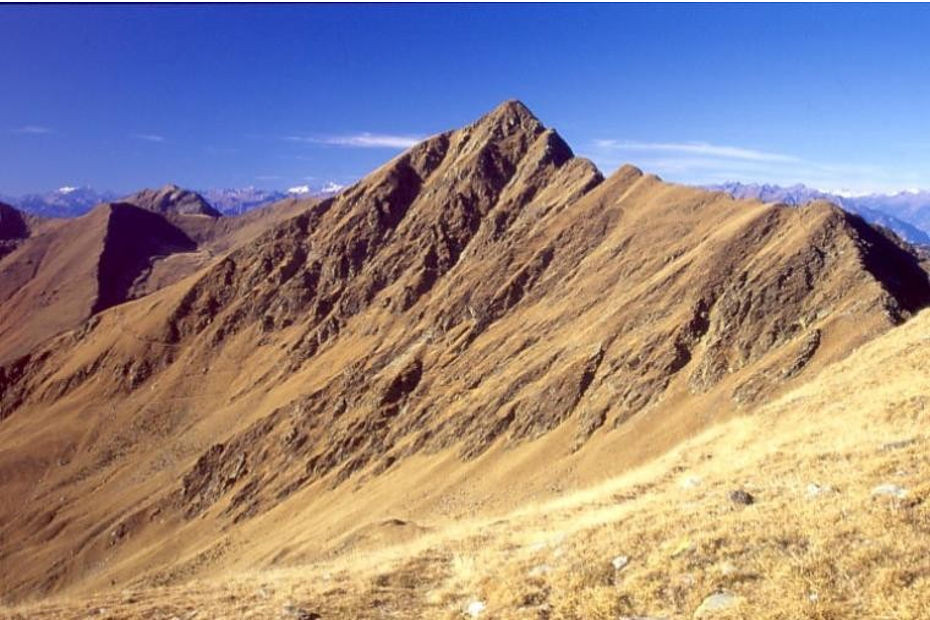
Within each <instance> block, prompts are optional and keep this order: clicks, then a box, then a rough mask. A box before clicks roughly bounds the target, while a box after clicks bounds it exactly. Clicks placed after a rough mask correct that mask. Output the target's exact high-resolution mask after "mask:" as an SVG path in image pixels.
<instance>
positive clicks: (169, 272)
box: [0, 192, 313, 362]
mask: <svg viewBox="0 0 930 620" xmlns="http://www.w3.org/2000/svg"><path fill="white" fill-rule="evenodd" d="M141 194H145V192H142V193H140V195H141ZM177 194H178V195H179V196H180V197H181V199H182V200H184V201H185V204H189V203H190V198H189V196H190V194H191V193H190V192H177ZM311 204H313V203H312V201H296V200H289V201H284V202H282V203H280V204H278V205H273V206H270V207H268V208H266V209H262V210H258V211H256V212H255V213H251V214H247V215H245V216H241V217H233V218H213V217H203V215H202V214H179V213H176V211H179V210H184V209H185V207H183V206H180V207H178V208H177V209H176V208H175V207H172V206H170V205H168V206H165V205H164V204H162V207H163V208H164V209H165V210H166V211H167V214H165V215H162V214H161V213H159V212H156V211H152V210H146V209H142V208H139V207H137V206H135V205H132V204H129V203H124V202H116V203H107V204H103V205H99V206H98V207H96V208H95V209H94V210H93V211H92V212H91V213H89V214H87V215H85V216H82V217H79V218H75V219H72V220H40V219H38V218H35V217H34V216H29V215H26V214H22V213H21V212H18V211H16V210H14V209H12V208H4V207H5V205H0V215H3V219H2V220H0V224H2V231H3V233H2V234H3V235H4V236H5V237H8V238H7V239H5V240H0V244H3V245H2V246H0V247H3V248H5V249H7V250H8V251H7V254H8V255H7V256H3V255H2V254H0V362H2V361H8V360H10V359H13V358H15V357H17V356H19V355H22V354H24V353H26V352H28V351H29V350H30V349H31V348H33V347H34V346H36V345H37V344H38V343H40V342H42V341H43V340H46V339H48V338H49V337H51V336H54V335H56V334H58V333H60V332H62V331H64V330H67V329H71V328H74V327H76V326H78V325H79V324H80V323H81V322H82V321H84V320H86V319H87V318H89V317H90V316H91V315H94V314H96V313H98V312H100V311H102V310H104V309H106V308H109V307H111V306H114V305H117V304H120V303H123V302H125V301H127V300H130V299H137V298H139V297H142V296H144V295H146V294H148V293H151V292H153V291H155V290H158V289H160V288H163V287H164V286H167V285H168V284H171V283H173V282H177V281H178V280H181V279H183V278H185V277H187V276H188V275H190V274H192V273H194V272H196V271H197V270H198V269H202V268H203V267H204V266H205V265H208V264H209V263H210V262H211V261H212V260H214V259H215V257H216V256H218V255H221V254H223V253H225V252H227V251H228V250H229V249H230V248H231V247H233V246H235V245H237V244H240V243H243V242H245V241H246V240H248V239H251V238H252V237H254V236H257V235H258V234H260V233H261V232H262V231H263V230H265V229H266V228H268V227H270V226H272V225H274V224H275V223H277V222H279V221H281V220H282V219H286V218H287V217H291V216H293V215H294V214H296V213H298V212H299V211H300V210H302V209H304V208H306V207H308V206H309V205H311ZM14 250H15V251H14Z"/></svg>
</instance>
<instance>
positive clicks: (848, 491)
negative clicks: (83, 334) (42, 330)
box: [0, 311, 930, 620]
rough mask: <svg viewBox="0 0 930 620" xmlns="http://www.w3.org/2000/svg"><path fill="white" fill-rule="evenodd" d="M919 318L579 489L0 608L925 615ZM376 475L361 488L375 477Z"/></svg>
mask: <svg viewBox="0 0 930 620" xmlns="http://www.w3.org/2000/svg"><path fill="white" fill-rule="evenodd" d="M928 330H930V313H928V312H927V311H924V312H922V313H921V314H920V315H918V316H917V317H915V318H914V319H913V320H911V321H909V322H908V323H907V324H906V325H904V326H902V327H900V328H898V329H895V330H892V331H890V332H888V333H886V334H884V335H882V336H880V337H878V338H876V339H875V340H873V341H871V342H869V343H868V344H866V345H864V346H863V347H861V348H860V349H858V350H857V351H855V352H854V353H852V354H851V355H850V356H848V357H847V358H846V359H844V360H842V361H840V362H837V363H835V364H831V365H829V366H827V367H826V368H825V369H824V370H823V371H822V372H820V373H818V374H816V375H814V376H812V377H811V378H810V379H809V380H808V381H806V382H804V383H803V384H802V385H800V386H799V387H798V388H796V389H793V390H791V391H789V392H787V393H786V394H785V395H783V396H782V397H779V398H777V399H775V400H774V401H773V402H771V403H768V404H766V405H765V406H763V407H760V408H758V409H757V410H756V411H755V412H754V414H753V415H752V416H741V417H738V418H735V419H733V420H729V421H727V422H725V423H722V424H719V425H715V426H713V427H711V428H710V429H708V430H707V431H704V432H702V433H700V434H699V435H697V436H695V437H694V438H691V439H688V440H686V441H684V442H682V443H681V444H680V445H679V446H677V447H676V448H675V449H673V450H672V451H670V452H669V453H667V454H665V455H663V456H662V457H660V458H658V459H655V460H653V461H651V462H650V463H649V464H647V465H645V466H642V467H639V468H635V469H633V470H630V471H627V472H624V473H623V474H622V475H620V476H617V477H612V478H610V479H607V480H603V481H600V482H599V483H598V484H596V485H592V486H590V487H587V488H585V489H583V490H581V491H572V490H571V489H564V491H565V492H563V493H560V494H559V495H558V496H557V497H555V498H545V499H543V500H542V501H533V502H527V503H524V504H521V505H520V506H519V508H518V509H516V510H508V511H502V512H500V513H494V514H488V513H486V512H482V513H480V514H477V515H468V516H465V517H462V518H458V519H454V520H452V519H448V518H443V516H441V515H429V516H422V515H416V516H415V514H414V513H415V511H414V510H404V509H402V508H398V509H397V510H396V511H395V512H394V513H393V515H392V517H391V518H387V519H384V520H381V521H376V520H373V521H372V522H370V523H364V524H362V525H359V526H358V527H357V528H354V529H352V530H351V531H350V532H349V533H348V534H347V535H345V536H343V537H341V538H339V539H337V540H336V541H334V544H333V546H334V547H337V548H338V549H339V553H337V554H333V555H332V556H327V557H316V558H313V561H312V562H308V563H301V564H300V565H297V566H293V567H279V568H273V569H269V570H264V571H254V570H243V571H236V572H226V573H222V574H221V575H219V576H217V577H213V578H207V579H198V580H193V581H187V580H183V581H182V580H180V579H178V580H177V581H178V583H174V584H171V585H153V584H151V583H144V582H142V583H137V584H134V585H133V586H131V587H129V588H121V589H119V590H116V591H113V590H111V591H106V590H103V591H100V592H95V593H93V594H89V595H85V594H80V595H75V596H65V597H63V598H59V599H55V598H53V599H51V600H48V601H43V602H40V603H36V604H26V605H24V606H21V607H11V608H7V610H6V615H7V616H9V617H11V618H15V619H17V620H25V619H29V620H31V619H33V618H59V619H60V618H75V619H77V618H86V617H91V616H95V615H102V616H104V617H118V618H124V617H125V618H136V617H152V618H160V617H168V618H170V617H173V616H179V617H185V616H187V615H195V616H207V617H228V616H236V615H243V616H249V617H256V618H279V617H281V616H288V615H289V616H291V617H300V615H301V614H303V616H304V617H307V616H310V617H313V616H312V615H311V614H319V616H321V617H322V618H383V617H385V615H393V616H395V617H400V618H437V619H439V618H442V619H452V618H461V617H469V616H472V617H474V615H475V614H471V613H469V610H477V609H481V610H482V611H481V613H479V614H478V617H482V618H484V617H488V618H526V619H535V618H541V617H549V618H560V619H561V618H564V619H569V618H591V619H594V620H597V619H603V620H615V619H616V618H618V617H619V618H637V617H640V618H710V617H713V618H718V617H719V618H753V619H756V618H759V619H763V618H764V619H783V618H921V617H923V616H924V614H925V610H926V601H927V599H928V597H930V578H928V576H930V564H928V557H930V537H928V536H927V535H926V528H927V522H928V519H930V502H927V501H926V500H927V497H928V494H930V480H928V479H927V473H926V472H927V471H928V465H930V462H928V461H930V458H928V451H927V442H928V435H927V428H928V422H930V415H928V414H930V406H928V405H930V402H928V397H927V394H928V393H930V376H928V375H927V373H926V372H924V371H923V369H925V368H926V367H927V365H928V363H930V349H928V347H927V346H926V339H927V336H926V334H927V333H928ZM513 456H519V455H513ZM515 486H516V485H511V486H510V488H514V487H515ZM382 487H383V488H382V489H379V488H378V487H377V486H374V487H369V488H368V489H366V494H367V493H372V492H375V493H378V492H379V491H381V492H383V493H385V494H386V493H387V491H388V489H390V487H391V482H390V481H385V482H384V483H383V484H382ZM736 491H741V492H742V493H745V494H748V498H749V499H748V500H747V499H746V497H744V496H741V495H733V494H734V492H736ZM731 496H734V497H740V498H742V501H743V503H737V502H736V501H734V500H733V499H731ZM747 501H749V503H748V504H747V503H745V502H747ZM289 517H290V518H289V520H288V521H287V526H286V527H284V526H283V524H282V527H279V528H274V529H272V528H266V529H265V530H255V531H254V534H255V535H256V536H258V537H260V538H262V539H272V540H274V541H275V542H274V543H273V544H271V545H269V547H273V546H274V545H275V544H276V545H281V544H282V543H281V540H280V538H282V537H291V538H297V537H300V536H301V535H302V534H303V532H304V531H305V530H307V529H312V528H313V527H314V515H312V514H311V515H307V516H306V518H304V519H296V518H293V516H292V515H289ZM217 551H220V550H219V549H218V550H217ZM237 552H240V550H239V549H237V548H235V547H233V548H231V549H230V550H229V551H228V553H237ZM711 603H716V604H717V605H718V607H719V608H718V609H716V610H715V611H714V612H713V613H711V611H710V610H709V609H708V608H709V607H713V605H711ZM2 609H3V608H2V607H0V610H2ZM0 613H2V611H0Z"/></svg>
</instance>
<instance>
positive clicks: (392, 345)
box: [0, 102, 930, 597]
mask: <svg viewBox="0 0 930 620" xmlns="http://www.w3.org/2000/svg"><path fill="white" fill-rule="evenodd" d="M928 301H930V286H928V282H927V276H926V274H925V273H924V272H923V271H922V270H921V269H920V268H919V266H918V265H917V263H916V261H915V259H914V257H913V256H911V255H910V254H908V253H907V252H905V251H903V250H901V249H900V248H898V247H897V246H896V245H894V244H893V243H892V242H891V241H889V240H888V239H887V238H886V237H884V236H883V235H882V234H880V233H878V232H877V231H875V230H874V229H873V228H871V227H869V226H868V225H867V224H865V223H864V222H863V221H862V220H861V219H859V218H857V217H854V216H851V215H849V214H846V213H844V212H843V211H841V210H839V209H837V208H836V207H833V206H830V205H828V204H823V203H815V204H811V205H808V206H805V207H803V208H800V209H795V208H787V207H784V206H773V205H764V204H760V203H757V202H756V203H753V202H740V201H735V200H733V199H732V198H730V197H729V196H727V195H725V194H724V193H712V192H707V191H703V190H698V189H693V188H686V187H681V186H674V185H668V184H665V183H662V182H661V181H660V180H659V179H657V178H656V177H653V176H648V175H644V174H643V173H641V172H640V171H639V170H637V169H635V168H633V167H631V166H626V167H624V168H621V169H620V170H618V171H617V172H615V173H614V174H613V175H611V176H610V177H609V178H608V179H606V180H605V179H603V177H602V176H601V175H600V173H599V172H598V171H597V170H596V169H595V168H594V166H593V165H592V164H591V163H590V162H588V161H586V160H583V159H579V158H576V157H574V156H573V154H572V152H571V149H570V148H569V147H568V146H567V145H566V144H565V143H564V141H562V140H561V138H559V136H558V135H557V134H556V133H555V132H554V131H552V130H550V129H547V128H545V127H544V126H543V125H542V124H541V123H540V122H539V121H538V120H537V119H536V118H535V117H533V115H532V114H531V113H530V112H529V111H528V110H527V109H526V108H525V107H524V106H523V105H522V104H520V103H518V102H508V103H505V104H503V105H502V106H500V107H498V108H497V109H495V110H494V111H492V112H491V113H490V114H488V115H487V116H485V117H483V118H482V119H480V120H479V121H478V122H477V123H475V124H473V125H471V126H469V127H466V128H464V129H461V130H458V131H453V132H448V133H444V134H441V135H438V136H435V137H432V138H430V139H428V140H426V141H425V142H423V143H421V144H419V145H417V146H416V147H414V148H412V149H411V150H409V151H407V152H406V153H404V154H402V155H401V156H399V157H398V158H396V159H394V160H393V161H391V162H389V163H388V164H386V165H385V166H383V167H382V168H380V169H379V170H377V171H375V172H374V173H372V174H371V175H370V176H369V177H367V178H365V179H364V180H362V181H361V182H359V183H358V184H356V185H355V186H353V187H351V188H349V189H347V190H346V191H344V192H343V193H341V194H340V195H339V196H337V197H335V198H332V199H329V200H326V201H323V202H321V203H319V204H317V205H315V206H313V207H312V208H310V209H309V210H308V211H306V212H305V213H302V214H300V215H297V216H296V217H294V218H291V219H289V220H286V221H284V222H282V223H281V224H279V225H278V226H276V227H275V228H274V229H272V230H270V231H268V232H267V233H266V234H264V235H262V236H261V237H260V238H258V239H256V240H255V241H253V242H251V243H248V244H245V245H244V246H242V247H240V248H239V249H237V250H235V251H233V252H231V253H230V254H229V255H228V256H226V257H224V258H223V259H221V260H219V261H217V262H215V263H214V264H211V265H210V266H209V267H208V268H207V269H205V270H203V271H202V272H199V273H198V274H197V275H196V276H195V277H192V278H190V279H187V280H184V281H182V282H178V283H177V284H175V285H172V286H169V287H167V288H165V289H163V290H161V291H159V292H156V293H154V294H152V295H149V296H147V297H145V298H144V299H141V300H139V301H137V302H135V303H129V304H123V305H121V306H118V307H115V308H112V309H111V310H110V311H108V312H104V313H101V314H100V315H98V316H97V317H95V318H94V320H92V321H90V322H87V323H85V324H84V325H83V326H82V327H81V328H80V329H78V330H75V331H72V332H70V333H67V334H64V335H62V336H61V337H59V338H57V339H55V340H53V341H50V342H48V343H46V344H45V345H43V346H41V347H38V348H36V349H35V350H34V351H33V352H32V353H31V354H30V355H28V356H24V357H21V358H19V359H17V360H16V361H14V362H12V363H8V364H6V365H5V366H3V367H2V368H0V387H2V388H3V389H2V394H0V418H2V419H3V422H2V423H0V445H2V446H4V448H5V450H4V452H2V453H0V473H2V474H3V475H2V476H0V484H2V493H3V495H4V496H14V495H15V496H21V497H24V498H26V499H25V500H24V501H23V502H21V503H18V504H17V505H8V506H3V507H0V520H2V521H3V522H4V523H5V524H7V525H6V528H5V531H4V537H3V547H2V555H0V575H2V578H3V583H4V584H6V586H5V594H6V595H7V596H9V597H24V596H29V595H38V594H44V593H49V592H53V591H59V590H62V589H64V588H69V587H70V588H71V589H72V590H74V591H81V590H82V589H87V590H93V589H95V588H99V587H105V586H107V585H111V584H123V583H127V582H129V581H132V580H134V581H135V582H136V583H147V584H156V583H175V582H178V581H182V580H184V579H186V578H188V577H189V576H191V575H194V574H205V573H209V572H211V571H220V570H225V569H227V568H230V567H240V568H241V567H255V566H256V565H259V566H260V565H268V564H273V563H300V562H306V561H310V560H319V559H321V558H326V557H332V556H333V555H338V554H340V553H345V552H346V550H347V549H351V548H352V545H347V544H346V540H347V538H346V537H347V536H350V535H351V534H352V531H353V530H355V529H356V528H357V527H364V526H371V527H373V528H375V529H374V530H372V531H369V530H365V531H366V532H367V533H366V534H364V537H369V536H375V537H377V536H379V534H378V533H377V532H378V531H379V528H378V527H377V524H378V523H380V522H382V521H383V520H385V519H388V518H390V517H392V516H393V515H394V514H396V512H398V511H403V512H404V513H408V514H415V515H417V518H434V517H438V516H445V517H449V516H462V515H468V514H474V513H476V512H487V513H493V512H494V511H500V510H503V509H506V508H513V507H515V506H516V505H518V504H519V503H521V502H525V501H528V500H530V499H533V498H538V497H543V496H545V495H547V494H551V493H552V492H553V489H564V488H568V487H572V486H577V485H582V484H586V483H589V482H592V481H594V480H597V479H598V478H600V477H601V476H604V475H608V474H611V473H617V472H620V471H623V470H624V469H626V468H628V467H630V466H632V465H635V464H637V463H641V462H643V461H645V460H647V459H650V458H654V457H655V456H656V455H657V454H660V453H662V452H663V451H664V450H666V449H668V448H670V447H672V446H673V445H675V444H676V443H678V442H679V441H681V440H683V439H685V438H687V437H688V436H690V435H691V434H693V433H695V432H697V431H699V430H701V429H702V428H704V427H705V426H706V425H708V424H709V423H711V422H714V421H720V420H724V419H726V418H727V417H728V416H731V415H733V414H734V413H736V412H737V411H740V410H751V409H752V408H754V407H756V406H757V405H758V404H760V403H762V402H765V401H766V400H768V399H770V398H772V397H775V396H777V395H778V394H779V393H781V392H783V391H784V390H786V389H788V388H790V387H791V386H792V385H793V384H795V383H796V382H798V381H800V380H801V379H803V378H805V377H810V376H811V375H812V374H813V373H815V372H816V371H817V370H819V369H821V368H823V367H824V366H825V365H826V364H829V363H832V362H835V361H837V360H840V359H842V358H844V357H845V356H846V355H848V354H849V352H850V351H852V350H854V349H855V348H856V347H858V346H860V345H861V344H863V343H864V342H866V341H868V340H869V339H871V338H874V337H875V336H877V335H879V334H881V333H883V332H885V331H887V330H888V329H889V328H891V327H892V326H894V325H896V324H898V323H900V322H902V321H903V320H905V319H906V318H908V317H909V316H910V315H911V314H912V313H913V312H915V311H916V310H918V309H919V308H921V307H923V306H924V305H926V304H927V303H928ZM50 424H54V425H55V428H56V431H57V432H56V433H55V435H54V436H49V435H48V434H47V433H44V432H43V430H44V429H46V428H48V426H49V425H50ZM514 481H519V484H514ZM504 483H506V484H504ZM372 532H374V534H372ZM26 558H28V559H29V562H28V563H26V562H25V560H26Z"/></svg>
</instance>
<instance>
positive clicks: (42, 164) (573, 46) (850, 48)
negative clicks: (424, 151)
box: [0, 4, 930, 194]
mask: <svg viewBox="0 0 930 620" xmlns="http://www.w3.org/2000/svg"><path fill="white" fill-rule="evenodd" d="M928 33H930V7H928V6H920V5H844V6H837V5H768V6H766V5H716V6H708V5H695V4H689V5H614V6H578V5H570V6H569V5H503V6H501V5H499V6H489V5H481V6H464V5H430V6H426V5H403V6H385V5H354V6H337V5H312V6H308V5H302V6H293V5H276V6H255V5H247V6H242V5H234V6H216V5H214V6H196V5H179V6H22V5H18V6H0V85H2V89H3V94H2V96H0V140H2V144H3V148H2V149H0V193H6V194H16V193H23V192H28V191H37V190H45V189H52V188H56V187H59V186H62V185H91V186H94V187H97V188H100V189H113V190H117V191H128V190H132V189H136V188H139V187H142V186H153V185H161V184H163V183H166V182H169V181H171V182H176V183H179V184H181V185H185V186H190V187H197V188H206V187H222V186H227V187H241V186H248V185H254V186H257V187H275V188H286V187H290V186H292V185H298V184H304V183H308V182H309V183H310V184H316V185H321V184H323V183H325V182H327V181H335V182H340V183H345V182H347V181H351V180H353V179H355V178H358V177H360V176H362V175H364V174H365V173H366V172H368V171H369V170H371V169H372V168H374V167H376V166H377V165H378V164H380V163H382V162H383V161H385V160H387V159H388V158H390V157H391V156H393V155H394V154H395V153H396V152H397V151H398V149H399V148H401V147H402V146H403V145H405V144H408V143H409V142H410V141H411V140H415V139H416V138H418V137H421V136H425V135H428V134H431V133H436V132H439V131H442V130H445V129H448V128H454V127H458V126H461V125H463V124H465V123H468V122H470V121H472V120H474V119H475V118H477V117H478V116H480V115H481V114H483V113H484V112H486V111H487V110H489V109H490V108H492V107H493V106H494V105H496V104H497V103H499V102H500V101H502V100H504V99H508V98H518V99H521V100H523V101H524V102H525V103H526V104H527V105H528V106H529V107H530V108H531V109H532V110H533V111H534V112H535V113H536V114H537V116H539V117H540V119H542V121H543V122H544V123H545V124H547V125H549V126H552V127H555V128H556V129H557V130H558V131H559V132H560V133H561V134H562V135H563V137H564V138H565V139H566V140H567V141H568V142H569V144H571V145H572V147H573V148H574V150H575V152H576V153H578V154H581V155H586V156H588V157H591V158H592V159H593V160H594V161H595V162H596V163H597V164H598V165H599V166H600V167H601V168H602V170H603V171H604V172H605V173H608V174H609V173H610V172H611V171H612V170H613V169H615V168H616V167H617V166H619V165H620V164H621V163H623V162H627V161H630V162H633V163H635V164H637V165H639V166H640V167H642V168H645V169H647V170H649V171H652V172H656V173H658V174H660V175H661V176H663V177H664V178H666V179H669V180H674V181H681V182H694V183H712V182H719V181H724V180H741V181H768V182H777V183H782V184H785V183H793V182H804V183H807V184H809V185H813V186H815V187H819V188H821V189H827V190H836V189H850V190H854V191H868V190H886V191H887V190H895V189H905V188H912V187H930V178H928V173H930V36H928Z"/></svg>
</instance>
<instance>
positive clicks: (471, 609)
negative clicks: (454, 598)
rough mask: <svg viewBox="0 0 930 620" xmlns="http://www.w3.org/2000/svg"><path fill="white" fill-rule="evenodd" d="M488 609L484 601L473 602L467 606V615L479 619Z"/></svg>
mask: <svg viewBox="0 0 930 620" xmlns="http://www.w3.org/2000/svg"><path fill="white" fill-rule="evenodd" d="M486 607H487V605H485V604H484V601H472V602H470V603H469V604H468V605H466V606H465V613H466V614H467V615H468V616H470V617H472V618H477V617H478V616H480V615H481V612H483V611H484V610H485V608H486Z"/></svg>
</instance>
